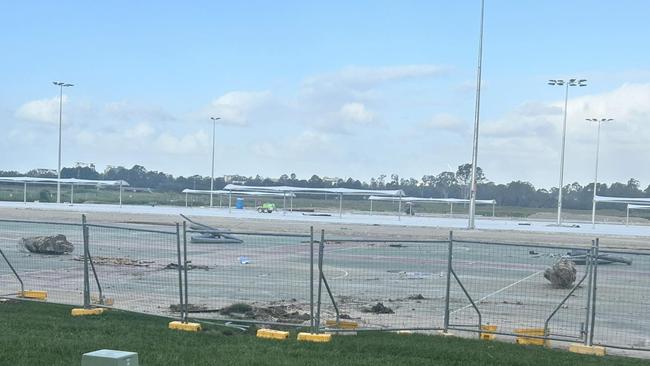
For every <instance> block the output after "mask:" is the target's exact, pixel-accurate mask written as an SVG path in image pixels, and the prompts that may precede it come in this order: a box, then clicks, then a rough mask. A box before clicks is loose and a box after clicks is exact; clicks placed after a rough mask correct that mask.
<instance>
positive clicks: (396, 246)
mask: <svg viewBox="0 0 650 366" xmlns="http://www.w3.org/2000/svg"><path fill="white" fill-rule="evenodd" d="M388 246H389V247H391V248H406V245H403V244H388Z"/></svg>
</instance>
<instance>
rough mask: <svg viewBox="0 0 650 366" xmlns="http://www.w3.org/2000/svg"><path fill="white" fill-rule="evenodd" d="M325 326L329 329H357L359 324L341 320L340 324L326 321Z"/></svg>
mask: <svg viewBox="0 0 650 366" xmlns="http://www.w3.org/2000/svg"><path fill="white" fill-rule="evenodd" d="M325 325H326V326H327V327H328V328H337V329H357V328H358V327H359V323H357V322H355V321H352V320H339V322H338V324H337V323H336V320H326V321H325Z"/></svg>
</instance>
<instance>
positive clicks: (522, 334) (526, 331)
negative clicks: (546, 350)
mask: <svg viewBox="0 0 650 366" xmlns="http://www.w3.org/2000/svg"><path fill="white" fill-rule="evenodd" d="M515 334H516V335H517V338H515V343H517V344H521V345H526V346H527V345H532V346H546V347H550V346H551V342H550V341H549V340H547V339H544V338H531V337H526V336H535V337H543V336H544V328H518V329H515Z"/></svg>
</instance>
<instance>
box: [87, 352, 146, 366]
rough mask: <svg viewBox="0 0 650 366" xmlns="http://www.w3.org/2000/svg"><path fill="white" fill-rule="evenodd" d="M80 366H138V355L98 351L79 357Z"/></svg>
mask: <svg viewBox="0 0 650 366" xmlns="http://www.w3.org/2000/svg"><path fill="white" fill-rule="evenodd" d="M81 366H138V354H137V353H135V352H124V351H114V350H110V349H100V350H99V351H93V352H88V353H84V354H83V356H81Z"/></svg>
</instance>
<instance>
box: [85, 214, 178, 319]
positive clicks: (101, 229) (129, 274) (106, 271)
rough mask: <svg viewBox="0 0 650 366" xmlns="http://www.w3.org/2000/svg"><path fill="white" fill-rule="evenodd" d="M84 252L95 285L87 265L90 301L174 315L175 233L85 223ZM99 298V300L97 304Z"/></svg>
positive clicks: (175, 286) (175, 297) (151, 312)
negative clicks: (100, 291) (86, 232)
mask: <svg viewBox="0 0 650 366" xmlns="http://www.w3.org/2000/svg"><path fill="white" fill-rule="evenodd" d="M87 226H88V236H89V251H90V256H91V259H92V263H93V265H94V268H95V272H96V274H97V280H98V282H99V285H100V286H101V290H102V295H103V297H104V299H101V298H100V293H99V288H98V286H97V280H96V279H95V277H94V274H93V271H92V267H90V270H89V272H90V273H89V276H90V289H91V300H92V303H93V305H105V306H110V307H114V308H117V309H123V310H129V311H135V312H141V313H147V314H156V315H163V316H172V317H175V316H178V314H179V312H180V309H179V307H178V304H179V281H178V258H177V257H178V256H177V254H178V253H177V239H178V236H177V233H176V231H175V228H174V227H170V228H168V229H164V230H150V229H147V228H139V227H119V226H109V225H94V224H88V225H87ZM102 303H103V304H102Z"/></svg>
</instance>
